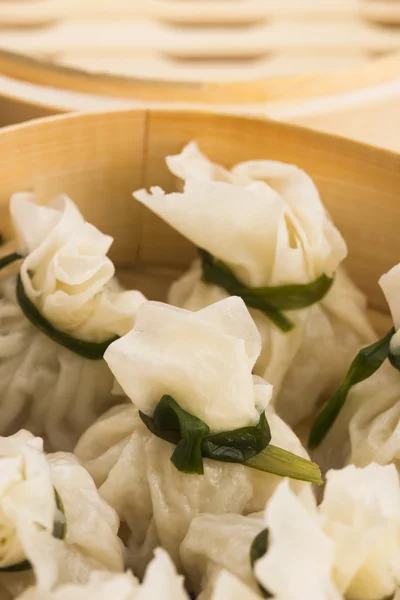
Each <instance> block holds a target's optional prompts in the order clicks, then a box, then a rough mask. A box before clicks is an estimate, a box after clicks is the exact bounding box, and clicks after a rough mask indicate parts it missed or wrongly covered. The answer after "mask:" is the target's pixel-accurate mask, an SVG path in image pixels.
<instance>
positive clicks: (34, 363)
mask: <svg viewBox="0 0 400 600" xmlns="http://www.w3.org/2000/svg"><path fill="white" fill-rule="evenodd" d="M10 209H11V216H12V220H13V223H14V226H15V229H16V231H17V234H18V239H19V245H20V248H21V252H22V254H23V256H24V259H23V261H22V264H21V267H20V276H21V280H22V284H23V288H24V291H25V294H26V296H27V297H28V298H29V300H30V301H31V302H32V303H33V305H34V306H35V307H36V308H37V309H38V310H39V312H40V314H41V315H42V316H43V317H44V318H45V319H46V320H47V321H48V322H49V323H50V324H51V325H52V326H53V327H55V328H56V329H57V330H59V331H61V332H63V333H66V334H69V335H70V336H72V337H74V338H76V339H79V340H83V341H85V342H93V343H100V342H106V341H107V340H110V339H115V337H116V336H121V335H124V334H125V333H127V332H128V331H129V330H130V329H131V328H132V327H133V323H134V315H135V312H136V309H137V308H138V306H139V305H140V304H141V303H142V302H143V301H144V300H145V298H144V297H143V295H142V294H141V293H140V292H129V291H122V290H121V289H120V287H119V285H118V283H117V282H116V280H115V279H113V277H114V273H115V268H114V265H113V263H112V262H111V261H110V259H109V258H107V256H106V254H107V252H108V250H109V248H110V245H111V243H112V238H110V237H109V236H106V235H103V234H102V233H101V232H100V231H99V230H98V229H96V228H95V227H94V226H93V225H90V224H89V223H87V222H86V221H85V220H84V218H83V216H82V215H81V214H80V212H79V211H78V209H77V207H76V206H75V204H74V203H73V202H72V201H71V200H70V199H69V198H68V197H67V196H59V197H57V198H56V199H55V200H54V201H53V202H52V203H51V204H50V205H49V206H38V205H36V204H35V203H34V202H33V196H32V194H25V193H24V194H22V193H21V194H15V195H14V196H13V197H12V199H11V205H10ZM112 381H113V378H112V375H111V373H110V372H109V369H108V367H107V365H106V363H105V362H104V361H103V360H88V359H86V358H83V357H82V356H80V355H78V354H75V353H73V352H71V351H70V350H69V349H67V348H66V347H64V346H62V345H60V344H58V343H56V342H55V341H53V340H52V339H50V338H49V337H47V336H46V335H44V334H43V333H41V332H40V331H39V330H38V329H37V328H36V327H35V326H33V325H32V324H31V322H30V321H29V320H28V319H27V318H26V317H25V315H24V314H23V312H22V310H21V308H20V306H19V304H18V302H17V300H16V278H15V277H14V276H11V277H8V278H5V279H2V280H0V407H1V415H2V419H1V423H0V433H2V434H3V435H8V434H10V433H14V432H15V431H17V430H18V429H19V428H20V427H22V426H23V427H26V428H27V429H29V430H30V431H32V432H34V433H35V434H36V435H41V436H43V437H45V438H46V442H48V443H49V446H50V448H51V449H63V450H69V449H72V448H73V446H74V444H75V443H76V440H77V438H78V436H79V435H80V434H81V433H82V432H83V431H84V430H85V429H86V428H87V427H88V426H89V425H90V424H91V423H93V421H94V420H95V419H96V418H97V417H98V416H99V415H101V414H102V413H103V412H104V411H105V410H106V409H107V408H109V407H110V405H111V404H113V403H115V400H113V399H112V396H111V388H112Z"/></svg>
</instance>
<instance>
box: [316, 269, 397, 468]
mask: <svg viewBox="0 0 400 600" xmlns="http://www.w3.org/2000/svg"><path fill="white" fill-rule="evenodd" d="M379 284H380V286H381V288H382V290H383V292H384V294H385V297H386V300H387V302H388V305H389V308H390V311H391V314H392V317H393V323H394V328H395V334H394V336H393V337H392V340H391V345H390V348H391V351H392V353H393V354H395V355H398V354H400V346H399V341H398V340H399V327H400V322H399V314H398V311H399V308H398V306H399V304H400V296H399V292H400V265H397V266H396V267H393V268H392V269H391V270H390V271H389V272H388V273H386V274H385V275H383V276H382V277H381V279H380V281H379ZM315 456H316V457H317V458H318V460H320V461H321V462H323V463H324V464H325V465H328V466H334V467H337V466H341V465H343V464H345V463H352V464H355V465H357V466H359V467H363V466H365V465H368V464H369V463H371V462H376V463H378V464H381V465H386V464H390V463H394V464H395V465H396V467H397V469H398V471H399V472H400V372H399V371H397V369H395V368H394V367H393V366H392V365H391V364H390V362H389V360H386V361H385V362H384V363H383V364H382V366H381V367H380V368H379V369H378V370H377V371H376V372H375V373H374V374H373V375H372V376H371V377H369V378H368V379H366V380H365V381H362V382H361V383H358V384H356V385H354V386H353V387H352V388H351V389H350V391H349V393H348V395H347V398H346V401H345V405H344V407H343V409H342V410H341V412H340V413H339V416H338V418H337V419H336V421H335V423H334V424H333V426H332V428H331V430H330V431H329V432H328V434H327V436H326V438H325V439H324V440H323V441H322V444H321V446H320V448H318V449H317V451H316V453H315Z"/></svg>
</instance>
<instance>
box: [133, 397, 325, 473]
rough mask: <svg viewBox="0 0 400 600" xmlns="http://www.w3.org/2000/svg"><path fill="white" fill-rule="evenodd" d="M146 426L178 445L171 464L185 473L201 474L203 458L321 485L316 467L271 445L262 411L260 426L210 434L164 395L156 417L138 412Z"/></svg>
mask: <svg viewBox="0 0 400 600" xmlns="http://www.w3.org/2000/svg"><path fill="white" fill-rule="evenodd" d="M139 415H140V417H141V419H142V421H143V423H144V424H145V425H146V427H147V428H148V429H149V431H151V432H152V433H153V434H154V435H156V436H157V437H159V438H161V439H163V440H165V441H167V442H170V443H171V444H174V445H175V446H176V448H175V450H174V452H173V454H172V456H171V461H172V463H173V464H174V465H175V467H176V468H177V469H178V470H179V471H181V472H183V473H192V474H198V475H202V474H203V473H204V465H203V459H204V458H209V459H212V460H218V461H220V462H230V463H239V464H243V465H245V466H247V467H251V468H253V469H257V470H260V471H264V472H266V473H275V474H278V475H282V476H283V477H291V478H292V479H300V480H302V481H310V482H312V483H318V484H319V483H321V473H320V471H319V468H318V466H317V465H316V464H314V463H312V462H310V461H308V460H306V459H304V458H301V457H299V456H296V455H295V454H292V453H291V452H287V451H286V450H282V449H281V448H276V447H275V446H271V445H270V441H271V432H270V428H269V425H268V421H267V418H266V415H265V412H263V413H262V414H261V416H260V420H259V422H258V424H257V425H252V426H249V427H240V428H238V429H233V430H231V431H224V432H221V433H217V434H210V428H209V427H208V425H207V424H206V423H204V421H202V420H201V419H199V418H197V417H194V416H193V415H191V414H189V413H188V412H186V411H185V410H183V409H182V408H181V407H180V406H179V404H178V403H177V402H176V401H175V400H174V399H173V398H172V397H171V396H166V395H165V396H163V397H162V398H161V400H160V401H159V403H158V404H157V406H156V408H155V410H154V414H153V417H149V416H148V415H145V414H144V413H142V412H141V411H139Z"/></svg>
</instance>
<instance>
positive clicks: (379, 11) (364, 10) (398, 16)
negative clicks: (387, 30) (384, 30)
mask: <svg viewBox="0 0 400 600" xmlns="http://www.w3.org/2000/svg"><path fill="white" fill-rule="evenodd" d="M360 14H361V15H362V16H363V17H364V18H366V19H369V20H370V21H373V22H375V23H381V24H384V25H400V3H399V1H398V0H364V2H363V4H362V6H361V7H360Z"/></svg>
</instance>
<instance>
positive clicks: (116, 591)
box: [18, 548, 189, 600]
mask: <svg viewBox="0 0 400 600" xmlns="http://www.w3.org/2000/svg"><path fill="white" fill-rule="evenodd" d="M110 599H112V600H155V599H157V600H189V596H188V595H187V593H186V591H185V589H184V585H183V577H182V576H181V575H177V573H176V570H175V567H174V565H173V563H172V561H171V559H170V558H169V556H168V554H167V553H166V552H165V551H164V550H163V549H162V548H158V549H157V550H156V551H155V556H154V558H153V560H152V561H151V563H150V564H149V567H148V569H147V571H146V575H145V577H144V580H143V582H142V583H139V582H138V581H137V580H136V579H135V577H133V575H132V573H130V572H127V573H125V574H111V573H105V572H93V573H92V574H91V575H90V578H89V581H88V583H86V584H79V585H76V584H67V585H61V586H59V587H58V588H56V589H55V590H54V592H49V593H47V594H43V593H42V592H41V591H40V590H38V589H35V588H31V589H29V590H27V591H26V592H25V593H24V594H23V595H22V596H21V597H20V598H19V599H18V600H110Z"/></svg>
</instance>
